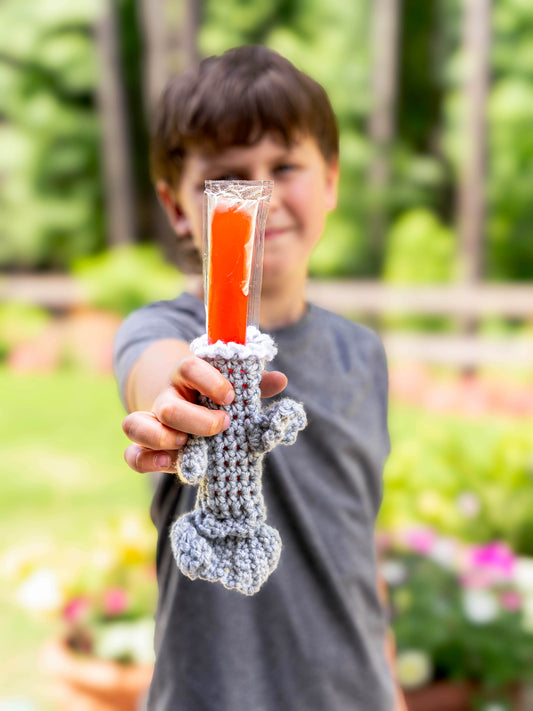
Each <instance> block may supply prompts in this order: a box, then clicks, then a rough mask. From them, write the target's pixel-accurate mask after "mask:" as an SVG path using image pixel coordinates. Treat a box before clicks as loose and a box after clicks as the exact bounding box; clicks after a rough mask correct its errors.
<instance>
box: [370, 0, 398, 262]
mask: <svg viewBox="0 0 533 711" xmlns="http://www.w3.org/2000/svg"><path fill="white" fill-rule="evenodd" d="M372 24H373V26H372V98H373V108H372V114H371V116H370V123H369V133H370V138H371V139H372V142H373V144H374V151H375V157H374V160H373V162H372V165H371V167H370V175H369V180H370V186H371V190H372V201H373V202H372V209H371V212H370V221H369V222H370V224H369V235H370V239H371V252H372V257H373V262H374V264H373V266H374V268H375V269H376V270H377V271H378V272H379V271H380V269H381V261H382V255H383V248H384V242H385V233H386V229H387V206H386V191H387V187H388V185H389V181H390V160H389V154H390V148H391V144H392V141H393V138H394V134H395V125H396V117H395V114H396V95H397V84H398V36H399V25H400V0H374V2H373V23H372Z"/></svg>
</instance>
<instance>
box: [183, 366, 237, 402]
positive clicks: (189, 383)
mask: <svg viewBox="0 0 533 711" xmlns="http://www.w3.org/2000/svg"><path fill="white" fill-rule="evenodd" d="M172 383H173V384H174V385H175V387H176V388H177V389H178V391H179V390H180V388H182V387H186V388H188V389H189V390H192V391H198V392H199V393H202V395H206V397H208V398H209V399H210V400H213V402H216V403H218V404H219V405H229V404H230V402H231V401H232V400H233V398H234V397H235V392H234V390H233V388H232V387H231V383H230V382H229V381H228V380H227V379H226V378H225V377H224V376H223V375H222V373H220V372H219V371H218V370H217V369H216V368H215V367H214V366H213V365H210V364H209V363H207V361H205V360H202V359H201V358H197V357H196V356H187V357H186V358H183V359H182V360H181V361H180V362H179V364H178V367H177V368H176V370H175V372H174V374H173V376H172Z"/></svg>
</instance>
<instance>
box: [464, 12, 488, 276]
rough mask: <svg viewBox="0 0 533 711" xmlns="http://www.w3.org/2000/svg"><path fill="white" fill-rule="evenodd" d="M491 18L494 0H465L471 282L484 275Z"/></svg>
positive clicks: (466, 193) (466, 169) (466, 236)
mask: <svg viewBox="0 0 533 711" xmlns="http://www.w3.org/2000/svg"><path fill="white" fill-rule="evenodd" d="M490 18H491V2H490V0H465V2H464V38H463V42H464V55H465V64H466V76H465V82H464V101H465V105H466V122H465V131H464V141H463V145H464V149H465V150H464V163H463V165H462V169H461V175H460V183H459V194H458V230H459V249H460V253H459V262H460V275H461V279H462V280H463V281H464V282H466V283H468V284H471V283H475V282H478V281H480V279H481V277H482V275H483V236H484V226H485V209H486V205H485V175H486V171H487V120H486V109H487V96H488V91H489V79H490Z"/></svg>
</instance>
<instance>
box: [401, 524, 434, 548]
mask: <svg viewBox="0 0 533 711" xmlns="http://www.w3.org/2000/svg"><path fill="white" fill-rule="evenodd" d="M436 540H437V535H436V534H435V532H434V531H432V530H431V529H430V528H414V529H411V530H409V531H406V532H405V544H406V545H407V546H408V547H409V548H410V549H411V550H412V551H414V552H415V553H419V554H420V555H427V554H428V553H429V552H430V551H431V549H432V548H433V545H434V544H435V541H436Z"/></svg>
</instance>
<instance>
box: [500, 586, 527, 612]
mask: <svg viewBox="0 0 533 711" xmlns="http://www.w3.org/2000/svg"><path fill="white" fill-rule="evenodd" d="M500 602H501V604H502V607H503V608H504V609H505V610H509V611H510V612H515V611H516V610H519V609H520V607H521V605H522V599H521V597H520V595H519V594H518V593H517V592H514V590H505V591H504V592H502V594H501V595H500Z"/></svg>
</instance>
